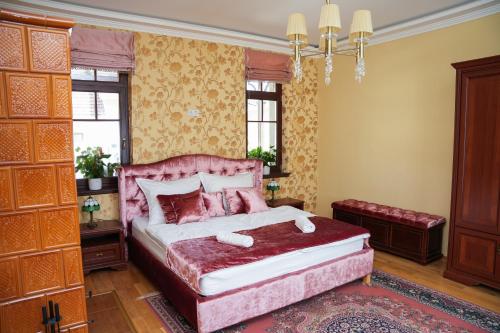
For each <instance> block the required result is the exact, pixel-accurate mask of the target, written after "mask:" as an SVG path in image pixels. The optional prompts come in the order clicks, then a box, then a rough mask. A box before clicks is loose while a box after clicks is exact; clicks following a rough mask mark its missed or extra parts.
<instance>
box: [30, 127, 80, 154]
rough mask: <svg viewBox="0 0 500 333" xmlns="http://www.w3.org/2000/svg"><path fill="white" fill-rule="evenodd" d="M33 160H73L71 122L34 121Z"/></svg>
mask: <svg viewBox="0 0 500 333" xmlns="http://www.w3.org/2000/svg"><path fill="white" fill-rule="evenodd" d="M33 126H34V129H35V160H36V161H37V162H63V161H72V160H73V135H72V131H73V127H72V126H73V124H72V122H71V121H35V122H34V124H33Z"/></svg>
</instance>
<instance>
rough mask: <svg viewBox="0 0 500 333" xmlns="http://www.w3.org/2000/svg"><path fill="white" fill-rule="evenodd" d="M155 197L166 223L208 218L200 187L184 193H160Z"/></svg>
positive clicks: (197, 220) (196, 220) (180, 222)
mask: <svg viewBox="0 0 500 333" xmlns="http://www.w3.org/2000/svg"><path fill="white" fill-rule="evenodd" d="M156 198H157V199H158V201H159V202H160V206H161V209H162V210H163V216H165V222H166V223H177V224H183V223H189V222H199V221H204V220H206V219H207V218H208V212H207V209H206V208H205V205H204V204H203V198H202V197H201V189H198V190H196V191H193V192H190V193H186V194H172V195H164V194H160V195H158V196H156Z"/></svg>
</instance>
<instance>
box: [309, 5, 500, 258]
mask: <svg viewBox="0 0 500 333" xmlns="http://www.w3.org/2000/svg"><path fill="white" fill-rule="evenodd" d="M499 32H500V14H497V15H494V16H489V17H485V18H482V19H479V20H475V21H470V22H466V23H463V24H460V25H455V26H452V27H449V28H446V29H441V30H437V31H433V32H429V33H424V34H420V35H417V36H413V37H409V38H404V39H400V40H396V41H393V42H388V43H384V44H380V45H375V46H372V47H370V46H369V47H368V48H367V51H366V65H367V76H366V78H365V79H364V80H363V82H362V83H361V84H357V83H356V82H355V81H354V60H353V59H352V58H347V57H336V59H335V60H334V67H335V69H334V76H333V83H332V84H331V86H330V87H325V86H324V85H323V84H320V85H319V121H320V126H319V198H318V212H319V213H320V214H323V215H327V216H331V208H330V204H331V202H333V201H336V200H341V199H346V198H356V199H362V200H367V201H373V202H377V203H383V204H390V205H394V206H399V207H402V208H408V209H415V210H422V211H425V212H430V213H435V214H439V215H443V216H445V217H446V218H447V219H449V210H450V195H451V177H452V159H453V130H454V112H455V71H454V69H453V68H452V67H451V66H450V64H451V63H454V62H459V61H464V60H469V59H475V58H482V57H487V56H492V55H497V54H500V39H499V37H498V33H499ZM322 70H323V62H320V63H319V64H318V71H322ZM446 228H447V227H446ZM447 241H448V235H447V229H446V230H445V236H444V244H443V250H444V251H446V249H447Z"/></svg>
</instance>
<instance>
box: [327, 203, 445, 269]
mask: <svg viewBox="0 0 500 333" xmlns="http://www.w3.org/2000/svg"><path fill="white" fill-rule="evenodd" d="M332 208H333V218H334V219H337V220H341V221H345V222H348V223H351V224H355V225H359V226H363V227H364V228H366V229H368V230H369V231H370V233H371V237H370V245H371V246H372V247H373V248H375V249H377V250H382V251H386V252H390V253H393V254H396V255H399V256H402V257H405V258H408V259H412V260H414V261H417V262H419V263H421V264H427V263H429V262H431V261H433V260H436V259H438V258H440V257H442V253H441V243H442V237H443V226H444V224H445V222H446V220H445V218H444V217H442V216H438V215H431V214H427V213H421V212H415V211H413V210H406V209H401V208H397V207H391V206H385V205H379V204H375V203H370V202H366V201H360V200H354V199H348V200H343V201H336V202H333V203H332Z"/></svg>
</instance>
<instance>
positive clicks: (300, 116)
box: [97, 32, 318, 218]
mask: <svg viewBox="0 0 500 333" xmlns="http://www.w3.org/2000/svg"><path fill="white" fill-rule="evenodd" d="M135 52H136V69H135V72H134V73H133V75H132V78H131V111H130V117H131V136H132V161H133V163H149V162H155V161H158V160H162V159H165V158H168V157H171V156H175V155H180V154H189V153H207V154H216V155H220V156H226V157H233V158H241V157H245V152H246V149H245V145H246V137H245V136H246V114H245V78H244V49H243V48H242V47H238V46H231V45H225V44H216V43H210V42H205V41H198V40H190V39H183V38H176V37H169V36H163V35H155V34H150V33H142V32H140V33H139V32H137V33H135ZM314 62H315V60H314V59H311V58H309V59H307V60H305V61H304V77H303V79H302V82H300V83H297V82H295V81H294V82H292V83H290V84H285V85H284V88H283V161H284V162H283V164H284V169H285V171H287V172H291V175H290V177H288V178H280V179H278V182H279V183H280V184H281V190H280V191H278V192H277V197H286V196H290V197H294V198H298V199H302V200H305V202H306V204H305V207H306V209H307V210H311V211H314V209H315V208H316V199H317V188H318V174H317V164H318V158H317V153H318V138H317V132H318V103H317V98H318V87H317V85H318V74H317V69H316V66H315V65H314ZM193 109H195V110H198V111H199V116H197V117H191V116H189V115H188V113H187V112H188V110H193ZM108 196H109V197H113V196H114V195H102V196H99V197H100V198H101V199H102V200H103V202H104V204H103V203H101V207H103V206H104V205H106V206H108V205H109V208H108V207H106V208H105V209H104V210H102V211H101V213H102V216H103V217H102V218H107V217H109V218H111V217H112V216H113V217H116V216H117V213H118V212H117V210H118V205H117V203H116V200H115V199H108V198H107V197H108ZM97 199H98V200H99V198H97Z"/></svg>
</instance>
